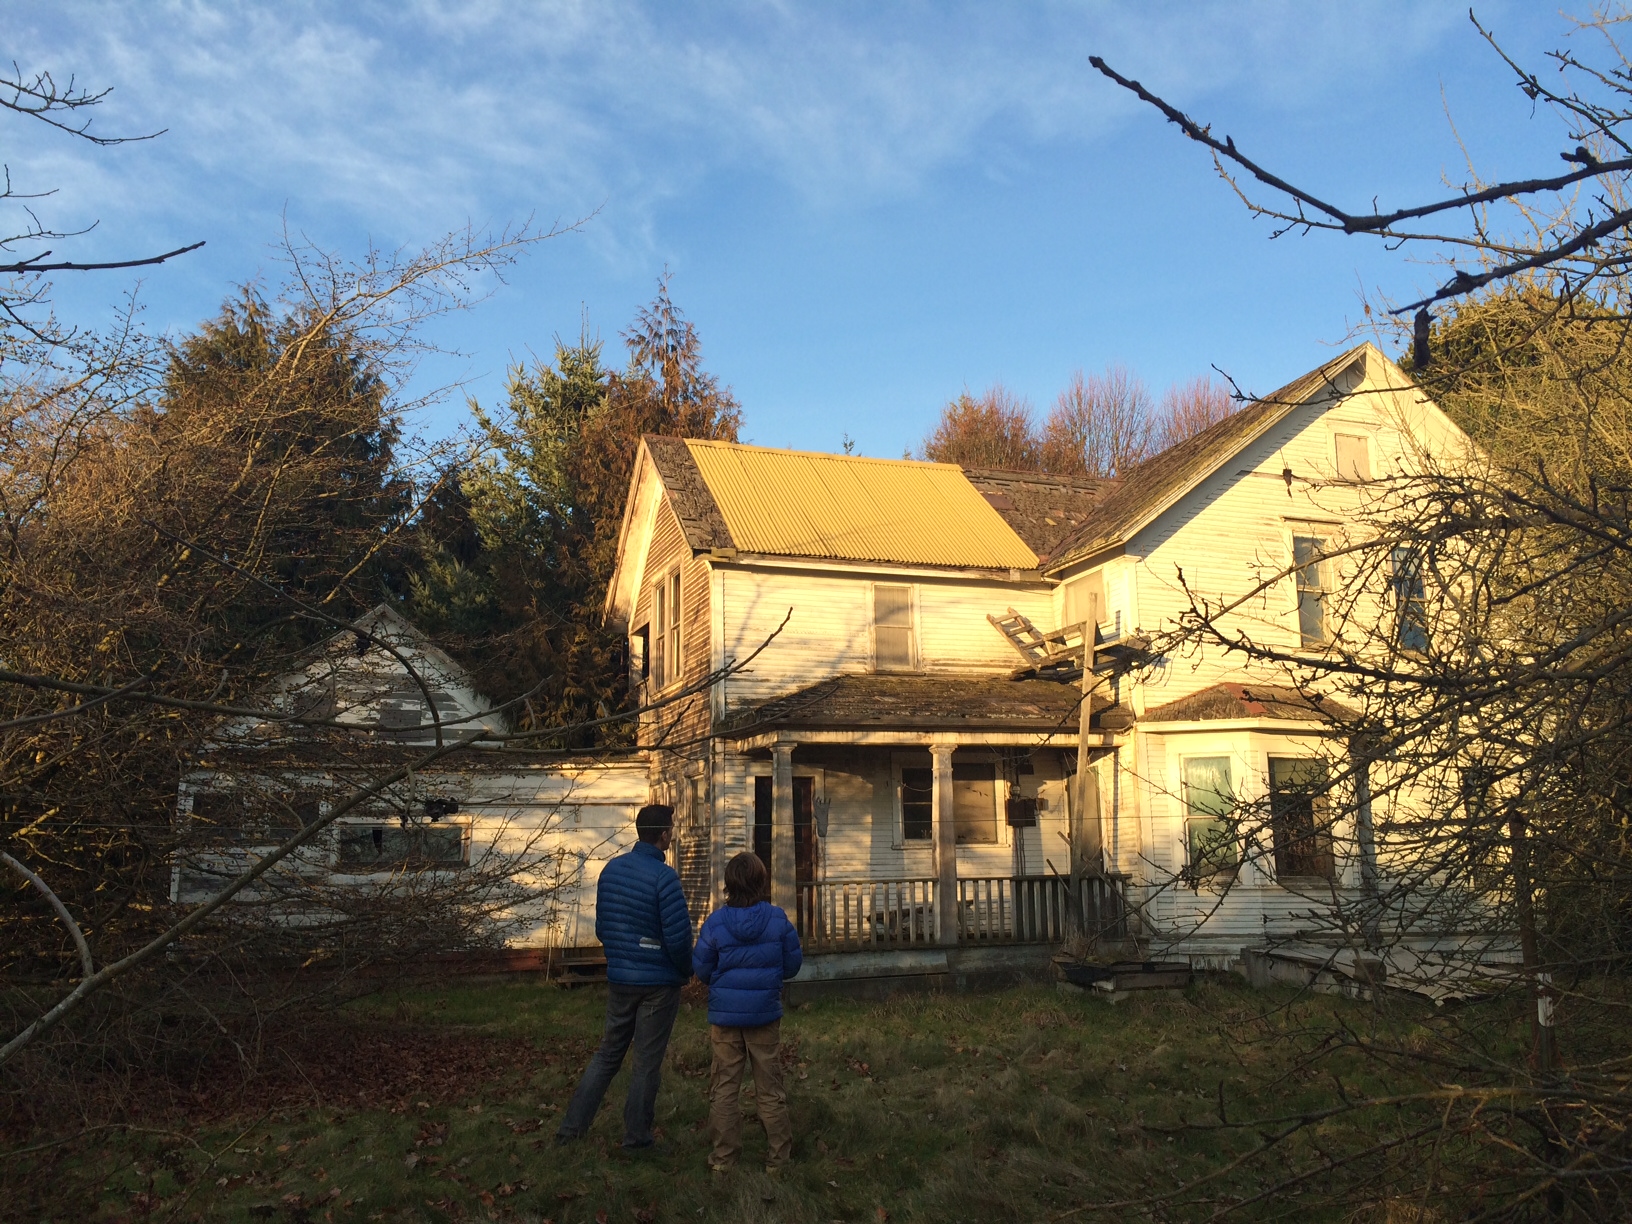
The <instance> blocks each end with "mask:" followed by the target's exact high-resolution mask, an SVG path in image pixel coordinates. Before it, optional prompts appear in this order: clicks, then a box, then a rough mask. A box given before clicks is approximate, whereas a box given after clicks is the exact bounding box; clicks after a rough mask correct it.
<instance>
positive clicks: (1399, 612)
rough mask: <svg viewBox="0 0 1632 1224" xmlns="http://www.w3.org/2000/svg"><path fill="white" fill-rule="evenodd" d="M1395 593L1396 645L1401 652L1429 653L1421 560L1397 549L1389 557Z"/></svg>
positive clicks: (1425, 599) (1404, 550) (1426, 597)
mask: <svg viewBox="0 0 1632 1224" xmlns="http://www.w3.org/2000/svg"><path fill="white" fill-rule="evenodd" d="M1389 562H1390V569H1391V570H1392V573H1391V575H1390V579H1389V585H1390V586H1392V587H1393V589H1394V616H1395V641H1396V642H1398V644H1399V647H1400V649H1401V650H1406V651H1410V652H1411V653H1413V654H1424V653H1426V652H1427V650H1428V593H1427V588H1426V587H1425V586H1424V585H1423V581H1422V559H1421V558H1420V557H1419V556H1418V555H1417V553H1416V552H1415V550H1413V549H1410V548H1396V549H1395V550H1394V551H1393V552H1392V553H1391V554H1390V556H1389Z"/></svg>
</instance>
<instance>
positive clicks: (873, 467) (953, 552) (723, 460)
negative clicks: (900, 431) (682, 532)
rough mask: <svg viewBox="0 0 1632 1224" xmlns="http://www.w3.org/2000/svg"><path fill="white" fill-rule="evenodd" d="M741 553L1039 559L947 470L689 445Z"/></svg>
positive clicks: (995, 561)
mask: <svg viewBox="0 0 1632 1224" xmlns="http://www.w3.org/2000/svg"><path fill="white" fill-rule="evenodd" d="M686 445H687V446H688V447H690V449H691V455H692V459H693V460H694V461H695V462H696V464H697V470H698V471H699V472H701V473H702V477H703V480H704V481H705V482H706V483H707V485H708V489H709V492H710V493H712V494H713V495H714V500H715V502H716V503H717V504H718V505H719V507H720V513H721V514H722V515H724V517H725V522H726V525H727V526H728V527H729V528H730V529H731V536H732V539H733V540H734V541H735V542H736V545H737V547H738V548H740V549H742V550H743V551H744V552H757V553H770V554H773V555H778V556H790V557H834V558H840V559H843V560H849V561H895V562H900V563H902V564H907V565H947V566H978V567H983V568H985V567H989V568H994V569H1007V568H1013V569H1033V568H1035V567H1036V565H1037V555H1036V554H1035V553H1033V552H1032V551H1031V549H1029V548H1027V547H1026V544H1025V541H1024V540H1022V539H1021V538H1020V537H1019V536H1018V535H1016V534H1015V532H1014V529H1013V528H1012V527H1010V526H1009V525H1008V523H1006V522H1004V521H1003V516H1002V515H1000V514H998V512H997V511H996V510H994V509H992V507H991V505H990V504H989V503H988V502H987V501H986V499H985V498H984V497H982V496H981V495H980V493H979V492H978V491H977V490H976V489H975V487H974V486H973V485H972V484H970V483H969V481H968V480H967V479H965V477H964V475H963V472H962V470H961V469H959V468H958V467H956V466H955V465H953V464H949V463H917V462H913V461H911V460H893V459H862V458H857V457H854V456H851V455H824V454H816V453H810V452H804V451H785V450H771V449H768V448H765V447H759V446H739V445H736V444H734V443H730V442H703V441H697V440H688V441H687V443H686Z"/></svg>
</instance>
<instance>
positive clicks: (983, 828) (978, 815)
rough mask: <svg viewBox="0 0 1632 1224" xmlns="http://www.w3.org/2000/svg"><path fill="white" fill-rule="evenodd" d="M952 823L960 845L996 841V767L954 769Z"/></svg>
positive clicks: (956, 766)
mask: <svg viewBox="0 0 1632 1224" xmlns="http://www.w3.org/2000/svg"><path fill="white" fill-rule="evenodd" d="M952 824H953V828H954V836H955V840H956V841H957V843H958V845H960V846H969V845H980V844H982V843H986V842H995V841H996V840H997V769H996V767H995V766H992V765H954V766H952Z"/></svg>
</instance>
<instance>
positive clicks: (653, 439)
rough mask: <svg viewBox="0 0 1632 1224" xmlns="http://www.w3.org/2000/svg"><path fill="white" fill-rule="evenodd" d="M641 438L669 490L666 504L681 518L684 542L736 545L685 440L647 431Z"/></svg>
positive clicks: (707, 545) (707, 546) (704, 546)
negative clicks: (643, 437)
mask: <svg viewBox="0 0 1632 1224" xmlns="http://www.w3.org/2000/svg"><path fill="white" fill-rule="evenodd" d="M644 441H645V443H646V450H647V452H648V453H649V454H650V455H651V457H652V464H653V466H655V467H656V468H657V474H658V476H660V477H661V478H662V480H663V487H664V488H666V489H667V490H668V491H669V505H670V506H671V507H673V509H674V514H675V517H676V518H678V519H679V520H680V530H681V531H682V532H683V533H684V534H685V537H686V543H687V544H689V545H691V547H692V548H694V549H698V550H700V551H703V552H706V551H708V550H709V549H711V548H735V547H736V542H735V541H734V540H733V539H732V538H731V529H730V528H729V527H727V526H726V524H725V517H724V516H723V515H722V514H721V513H720V508H719V506H718V505H716V504H715V501H714V495H713V494H712V493H710V492H709V491H708V484H707V482H706V481H704V480H703V474H702V473H701V472H699V471H698V470H697V464H696V463H695V462H694V461H693V460H692V457H691V448H690V447H689V446H687V445H686V440H685V439H684V438H666V437H663V436H661V435H659V434H647V435H646V437H645V439H644Z"/></svg>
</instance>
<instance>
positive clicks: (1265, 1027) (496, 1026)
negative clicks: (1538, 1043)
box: [0, 980, 1432, 1224]
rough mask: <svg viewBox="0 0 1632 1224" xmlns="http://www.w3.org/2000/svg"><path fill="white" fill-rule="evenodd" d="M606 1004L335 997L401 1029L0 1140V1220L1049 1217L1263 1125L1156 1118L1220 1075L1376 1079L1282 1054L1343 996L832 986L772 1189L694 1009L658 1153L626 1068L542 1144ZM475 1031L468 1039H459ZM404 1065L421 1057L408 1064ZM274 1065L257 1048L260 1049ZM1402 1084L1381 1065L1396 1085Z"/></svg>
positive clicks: (1153, 1189)
mask: <svg viewBox="0 0 1632 1224" xmlns="http://www.w3.org/2000/svg"><path fill="white" fill-rule="evenodd" d="M603 1002H604V994H603V992H602V991H601V990H600V989H597V988H592V987H591V988H582V989H579V990H575V991H567V990H562V989H558V988H555V987H551V986H546V985H541V984H538V983H535V982H532V981H514V982H506V983H502V984H496V985H473V984H459V983H455V984H452V985H448V986H446V987H443V988H440V989H424V990H420V991H417V992H414V993H408V994H400V995H397V994H393V995H391V996H389V997H386V996H376V997H373V998H371V999H368V1000H366V1001H364V1002H363V1003H361V1004H359V1005H354V1006H353V1007H352V1008H351V1009H350V1011H351V1016H350V1024H352V1025H355V1026H358V1029H357V1031H358V1032H359V1033H363V1034H367V1033H369V1032H376V1033H379V1032H384V1033H387V1034H390V1033H405V1034H406V1033H412V1034H414V1035H415V1040H414V1042H413V1044H412V1047H411V1048H410V1046H409V1044H408V1043H407V1042H406V1040H404V1041H403V1042H396V1041H394V1040H393V1039H390V1038H389V1037H387V1038H386V1039H384V1040H382V1041H379V1042H376V1043H375V1044H373V1045H366V1044H365V1045H362V1046H358V1047H355V1048H353V1047H346V1046H343V1045H336V1046H334V1048H333V1051H332V1053H331V1054H329V1055H328V1056H326V1057H322V1058H319V1059H317V1060H316V1061H315V1062H313V1061H311V1060H308V1063H309V1066H308V1069H306V1070H302V1069H301V1068H300V1067H298V1066H297V1067H296V1070H297V1071H299V1072H300V1075H299V1077H298V1079H295V1078H292V1077H291V1079H290V1080H289V1082H290V1083H291V1084H293V1085H294V1089H293V1095H292V1096H291V1095H285V1096H284V1097H282V1098H281V1099H280V1098H274V1099H273V1100H272V1102H271V1103H270V1104H265V1103H263V1104H260V1105H256V1106H254V1107H245V1108H243V1109H240V1110H238V1111H237V1112H236V1115H235V1116H234V1115H233V1113H232V1112H231V1111H229V1112H227V1113H219V1112H218V1113H217V1115H216V1116H215V1117H214V1119H213V1120H212V1121H211V1122H209V1123H208V1124H203V1125H200V1124H196V1123H192V1122H188V1121H185V1120H184V1119H185V1117H186V1115H181V1117H180V1119H179V1120H178V1116H177V1115H174V1114H172V1115H171V1116H169V1117H168V1118H167V1119H166V1120H163V1121H162V1122H153V1123H152V1124H148V1123H146V1122H142V1123H139V1125H140V1127H141V1129H135V1128H126V1127H121V1128H109V1129H107V1130H104V1131H100V1132H94V1133H92V1134H90V1135H87V1136H85V1137H83V1138H82V1139H80V1140H78V1141H77V1142H75V1143H71V1144H64V1145H61V1146H58V1147H53V1148H50V1149H47V1150H45V1151H41V1152H38V1153H34V1154H31V1155H24V1156H13V1157H11V1158H10V1160H8V1161H7V1163H6V1164H5V1165H0V1175H4V1176H5V1178H6V1180H7V1181H9V1182H11V1184H12V1185H13V1187H14V1190H13V1191H12V1192H11V1194H10V1195H8V1197H7V1200H6V1202H0V1215H7V1214H8V1213H9V1212H21V1213H22V1214H20V1215H18V1216H17V1217H16V1218H21V1219H29V1220H42V1219H52V1220H80V1219H96V1220H103V1221H114V1220H126V1219H132V1220H134V1219H146V1220H152V1221H169V1220H178V1221H180V1220H194V1219H202V1220H211V1221H215V1220H223V1221H235V1220H242V1221H253V1220H274V1221H317V1220H323V1221H353V1220H355V1221H363V1220H383V1221H397V1220H401V1221H410V1220H415V1221H417V1220H448V1219H476V1220H482V1219H498V1220H527V1221H539V1220H552V1221H556V1222H557V1224H566V1222H568V1221H586V1222H587V1221H598V1222H599V1221H640V1222H646V1221H655V1220H666V1221H686V1220H722V1221H735V1220H741V1221H750V1220H752V1221H762V1220H785V1221H829V1220H861V1221H871V1222H874V1224H877V1222H878V1221H884V1220H886V1219H888V1220H897V1221H906V1220H932V1221H937V1222H940V1221H953V1220H1040V1219H1046V1218H1049V1217H1051V1216H1053V1215H1055V1214H1056V1213H1058V1212H1060V1211H1062V1210H1064V1209H1067V1208H1071V1207H1076V1206H1078V1205H1081V1204H1084V1203H1090V1202H1098V1203H1106V1202H1112V1201H1117V1200H1124V1199H1138V1198H1143V1197H1146V1196H1151V1195H1156V1194H1160V1193H1162V1192H1163V1191H1164V1190H1167V1189H1169V1188H1171V1187H1173V1186H1174V1185H1175V1184H1176V1183H1177V1182H1179V1181H1180V1180H1181V1179H1185V1178H1189V1177H1192V1176H1196V1175H1199V1174H1203V1173H1206V1172H1208V1171H1210V1170H1220V1169H1223V1168H1224V1167H1225V1166H1226V1165H1228V1164H1229V1161H1230V1159H1231V1157H1232V1156H1233V1155H1234V1154H1236V1153H1238V1152H1240V1151H1245V1150H1246V1149H1248V1148H1250V1147H1251V1146H1253V1145H1254V1144H1255V1143H1256V1142H1257V1134H1256V1133H1255V1132H1253V1131H1239V1130H1227V1131H1212V1132H1205V1131H1202V1132H1194V1131H1193V1132H1189V1133H1183V1132H1181V1133H1177V1134H1173V1133H1168V1131H1167V1130H1166V1128H1169V1127H1172V1126H1173V1125H1174V1124H1175V1123H1178V1122H1180V1121H1181V1120H1183V1119H1191V1120H1195V1121H1201V1122H1205V1121H1207V1120H1208V1119H1211V1120H1213V1121H1216V1120H1217V1118H1218V1113H1219V1101H1220V1094H1221V1092H1222V1094H1223V1097H1224V1099H1225V1101H1226V1103H1227V1112H1228V1113H1229V1115H1230V1116H1232V1118H1247V1117H1251V1116H1254V1115H1259V1116H1262V1115H1265V1114H1271V1113H1285V1112H1288V1111H1292V1110H1298V1109H1303V1108H1307V1107H1309V1106H1314V1105H1320V1104H1324V1103H1327V1102H1329V1101H1332V1100H1335V1099H1336V1096H1337V1093H1338V1092H1339V1091H1340V1090H1344V1091H1348V1092H1360V1093H1365V1092H1369V1091H1378V1090H1381V1088H1382V1085H1381V1084H1379V1083H1377V1082H1375V1081H1374V1080H1373V1079H1372V1078H1371V1076H1372V1074H1373V1073H1374V1071H1375V1067H1376V1064H1374V1063H1372V1064H1367V1063H1362V1062H1361V1061H1360V1060H1359V1059H1358V1058H1350V1057H1349V1056H1348V1055H1346V1054H1345V1052H1343V1051H1342V1050H1338V1051H1336V1052H1335V1053H1330V1052H1329V1053H1328V1054H1327V1055H1326V1056H1325V1057H1324V1058H1323V1059H1322V1060H1321V1061H1320V1062H1319V1065H1318V1069H1316V1068H1315V1067H1310V1066H1305V1065H1304V1064H1302V1063H1301V1062H1300V1060H1299V1058H1298V1055H1299V1053H1300V1051H1306V1050H1307V1049H1308V1048H1309V1047H1310V1046H1311V1044H1314V1043H1315V1042H1316V1041H1317V1035H1323V1034H1329V1033H1330V1032H1331V1031H1332V1029H1333V1027H1334V1026H1333V1025H1332V1020H1333V1019H1334V1018H1336V1017H1334V1013H1338V1014H1340V1015H1341V1014H1342V1013H1345V1012H1347V1013H1352V1016H1353V1018H1354V1019H1355V1020H1356V1021H1357V1022H1362V1021H1363V1017H1364V1016H1369V1015H1370V1013H1369V1012H1366V1010H1365V1009H1364V1008H1363V1007H1362V1006H1361V1005H1358V1004H1351V1003H1347V1002H1345V1001H1342V1000H1336V999H1329V998H1321V997H1314V998H1298V999H1294V998H1293V997H1292V996H1291V995H1286V996H1280V997H1277V996H1273V995H1266V994H1262V993H1255V992H1252V991H1249V990H1248V989H1247V988H1246V987H1245V986H1244V985H1240V984H1238V983H1236V982H1234V981H1232V980H1212V981H1208V982H1206V983H1204V984H1202V985H1199V986H1196V987H1194V988H1192V989H1191V990H1190V991H1188V992H1186V993H1185V994H1183V995H1161V996H1152V997H1149V998H1139V997H1136V998H1133V999H1131V1000H1129V1001H1127V1002H1124V1003H1122V1004H1119V1005H1117V1006H1114V1007H1113V1006H1110V1005H1108V1004H1106V1003H1104V1002H1102V1001H1099V1000H1097V999H1094V998H1090V997H1061V996H1059V995H1057V994H1056V993H1055V992H1054V991H1053V990H1051V989H1047V988H1044V987H1041V986H1038V987H1031V988H1023V989H1015V990H1010V991H1005V992H1001V993H994V994H978V995H929V996H910V997H903V998H899V999H896V1000H892V1001H890V1002H887V1003H859V1002H823V1003H816V1004H811V1005H807V1006H804V1007H801V1008H799V1009H796V1010H794V1011H792V1012H790V1013H789V1015H788V1017H787V1018H786V1019H785V1020H784V1022H783V1039H784V1044H785V1051H786V1057H787V1059H788V1062H789V1071H788V1083H789V1097H790V1104H791V1108H792V1113H793V1120H794V1129H795V1135H796V1138H795V1144H794V1163H793V1165H792V1166H791V1167H790V1168H789V1169H787V1170H786V1172H785V1174H784V1176H783V1177H782V1178H781V1179H780V1181H778V1182H772V1181H771V1180H770V1179H769V1178H767V1177H766V1176H765V1175H764V1174H763V1173H761V1172H760V1171H759V1166H760V1164H761V1163H762V1162H763V1158H764V1151H765V1139H764V1134H763V1132H762V1131H760V1130H759V1128H758V1126H757V1124H756V1123H754V1122H752V1121H749V1122H747V1123H746V1124H745V1126H744V1136H745V1139H746V1148H745V1151H744V1154H743V1161H742V1164H741V1165H740V1166H739V1169H738V1170H737V1171H736V1172H733V1173H731V1174H729V1175H727V1176H725V1177H723V1178H719V1179H715V1178H713V1177H711V1175H710V1174H709V1172H708V1170H707V1167H706V1164H705V1154H706V1152H707V1150H708V1139H707V1136H706V1134H705V1132H704V1129H703V1127H704V1120H705V1118H706V1115H707V1109H708V1102H707V1098H706V1094H707V1085H708V1063H709V1055H708V1040H707V1025H706V1021H705V1017H704V1012H703V1009H702V1008H701V1007H692V1006H689V1005H688V1006H687V1007H685V1008H684V1009H683V1010H682V1012H681V1015H680V1019H679V1022H678V1023H677V1025H676V1027H675V1033H674V1040H673V1042H672V1044H671V1045H670V1050H669V1066H668V1069H667V1071H666V1074H665V1079H664V1083H663V1091H662V1094H661V1096H660V1097H659V1098H658V1120H659V1125H660V1127H661V1137H662V1139H663V1141H664V1143H665V1144H666V1145H667V1147H666V1150H665V1151H663V1152H661V1153H659V1154H644V1155H638V1156H634V1157H631V1156H630V1155H628V1154H625V1153H624V1152H622V1151H621V1150H620V1149H619V1148H618V1146H617V1142H618V1139H619V1138H620V1136H621V1133H622V1131H621V1110H622V1092H623V1088H624V1084H625V1079H626V1076H623V1077H620V1078H619V1080H618V1081H617V1082H616V1083H615V1084H614V1085H613V1088H612V1092H611V1094H609V1096H608V1099H607V1103H606V1105H605V1106H603V1108H602V1111H601V1115H600V1117H599V1118H598V1119H597V1122H596V1126H595V1129H594V1132H593V1134H592V1135H591V1137H590V1138H589V1140H588V1141H586V1142H582V1143H579V1144H576V1145H573V1146H571V1147H568V1148H565V1149H557V1148H556V1147H554V1146H553V1145H552V1143H551V1137H552V1135H553V1132H554V1129H555V1126H556V1124H557V1122H558V1120H559V1118H560V1113H561V1110H562V1109H563V1108H564V1106H565V1104H566V1101H567V1098H568V1096H569V1094H570V1092H571V1090H572V1087H573V1085H574V1083H575V1082H576V1079H577V1074H578V1072H579V1070H580V1069H581V1067H582V1065H583V1062H584V1059H585V1058H586V1057H587V1055H588V1052H589V1051H590V1049H592V1048H593V1045H594V1043H595V1041H596V1040H597V1039H598V1036H599V1030H600V1019H601V1009H602V1006H603ZM1419 1022H1423V1023H1432V1020H1431V1018H1429V1017H1428V1016H1427V1014H1426V1013H1422V1014H1421V1015H1420V1016H1418V1015H1416V1014H1414V1013H1413V1014H1407V1015H1403V1016H1398V1017H1396V1022H1395V1031H1396V1033H1397V1034H1399V1035H1401V1036H1404V1037H1409V1030H1410V1029H1411V1027H1412V1026H1413V1025H1415V1024H1417V1023H1419ZM326 1040H327V1039H326ZM478 1046H480V1047H481V1048H482V1049H485V1050H487V1051H488V1055H487V1056H485V1059H475V1060H472V1059H470V1058H468V1057H467V1053H468V1051H469V1050H471V1049H474V1048H477V1047H478ZM286 1061H289V1062H290V1063H293V1062H294V1059H292V1058H291V1059H288V1060H286ZM399 1062H411V1063H412V1064H413V1066H414V1067H415V1068H417V1069H416V1070H414V1071H413V1072H412V1073H410V1074H407V1075H406V1078H404V1074H403V1073H402V1072H401V1068H400V1067H399V1066H398V1065H397V1064H398V1063H399ZM276 1063H278V1058H277V1052H273V1053H272V1055H271V1056H270V1058H269V1060H268V1065H273V1064H276ZM1339 1082H1341V1085H1342V1088H1341V1089H1340V1088H1339ZM1221 1085H1222V1088H1221ZM1401 1086H1402V1084H1401V1082H1400V1079H1399V1077H1398V1076H1396V1077H1395V1078H1394V1080H1393V1082H1392V1083H1391V1084H1390V1085H1389V1087H1391V1088H1392V1089H1394V1090H1398V1089H1399V1088H1400V1087H1401ZM302 1094H304V1100H302V1099H301V1097H302ZM1334 1125H1335V1124H1334ZM1325 1139H1326V1141H1327V1142H1341V1140H1342V1136H1341V1135H1336V1134H1332V1133H1330V1132H1327V1133H1326V1137H1325ZM1276 1172H1277V1170H1276V1169H1265V1168H1261V1167H1256V1166H1254V1167H1247V1168H1243V1169H1241V1170H1238V1171H1234V1172H1227V1173H1225V1175H1224V1176H1222V1177H1220V1178H1219V1179H1218V1180H1217V1181H1216V1182H1215V1183H1214V1184H1213V1189H1212V1191H1211V1193H1212V1194H1214V1195H1216V1196H1219V1197H1216V1198H1215V1199H1214V1205H1215V1206H1216V1205H1217V1204H1218V1203H1219V1202H1220V1201H1224V1196H1244V1197H1250V1196H1251V1195H1252V1194H1254V1193H1256V1192H1257V1191H1258V1190H1259V1189H1260V1188H1261V1187H1262V1186H1264V1185H1266V1184H1268V1179H1269V1178H1271V1177H1272V1176H1274V1175H1275V1174H1276ZM1318 1191H1319V1187H1318V1186H1317V1185H1313V1184H1312V1185H1311V1186H1310V1187H1309V1193H1310V1194H1311V1199H1310V1203H1309V1206H1308V1209H1307V1210H1305V1211H1303V1212H1302V1213H1301V1214H1304V1215H1306V1216H1307V1217H1308V1218H1309V1219H1320V1218H1324V1217H1323V1215H1322V1212H1321V1209H1320V1206H1319V1197H1318ZM7 1203H9V1207H8V1205H7ZM1289 1205H1290V1204H1287V1203H1285V1202H1283V1203H1281V1204H1279V1206H1281V1207H1283V1208H1284V1207H1287V1206H1289ZM1144 1214H1147V1213H1143V1212H1141V1211H1139V1210H1128V1211H1121V1210H1116V1211H1112V1212H1111V1213H1110V1216H1111V1218H1127V1217H1131V1218H1140V1217H1141V1215H1144ZM1166 1214H1167V1213H1166V1211H1165V1210H1160V1209H1159V1210H1157V1212H1156V1213H1155V1216H1154V1217H1153V1218H1163V1217H1164V1216H1165V1215H1166ZM1203 1214H1205V1212H1203Z"/></svg>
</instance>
